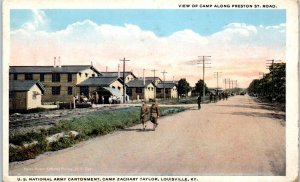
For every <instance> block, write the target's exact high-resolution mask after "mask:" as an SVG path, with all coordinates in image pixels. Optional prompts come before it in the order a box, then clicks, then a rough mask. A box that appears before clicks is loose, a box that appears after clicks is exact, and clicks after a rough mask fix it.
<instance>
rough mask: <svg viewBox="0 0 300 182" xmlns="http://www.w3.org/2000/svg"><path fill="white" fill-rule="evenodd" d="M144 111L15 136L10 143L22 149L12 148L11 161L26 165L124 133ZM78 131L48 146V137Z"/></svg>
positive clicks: (94, 116) (167, 110) (165, 111)
mask: <svg viewBox="0 0 300 182" xmlns="http://www.w3.org/2000/svg"><path fill="white" fill-rule="evenodd" d="M184 110H185V108H183V107H162V108H160V113H161V116H166V115H170V114H173V113H177V112H181V111H184ZM139 116H140V108H139V107H131V108H125V109H119V110H114V111H98V112H94V113H91V114H89V115H88V116H81V117H77V118H73V119H71V120H62V121H59V122H58V123H56V125H55V126H53V127H51V128H49V129H47V130H46V129H41V130H39V131H33V132H29V133H25V134H22V133H19V134H14V135H11V136H10V138H9V142H10V143H11V144H14V145H17V146H18V147H16V148H15V147H10V148H9V161H10V162H13V161H22V160H27V159H32V158H35V157H36V156H37V155H39V154H41V153H44V152H46V151H57V150H60V149H64V148H68V147H71V146H72V145H74V144H76V143H78V142H80V141H83V140H87V139H89V138H92V137H96V136H101V135H105V134H108V133H110V132H113V131H115V130H118V129H124V128H127V127H131V126H134V125H136V124H139V123H140V120H139ZM70 131H76V132H78V133H79V134H78V135H76V136H74V135H72V134H69V135H68V136H66V137H62V138H60V139H59V140H57V141H54V142H51V143H48V142H47V140H46V137H48V136H51V135H54V134H56V133H61V132H64V133H70ZM33 141H37V142H38V143H37V144H32V145H29V146H28V147H24V146H23V145H24V144H25V143H32V142H33Z"/></svg>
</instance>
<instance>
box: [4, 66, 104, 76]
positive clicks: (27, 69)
mask: <svg viewBox="0 0 300 182" xmlns="http://www.w3.org/2000/svg"><path fill="white" fill-rule="evenodd" d="M86 69H92V70H93V71H95V72H96V73H97V74H101V73H100V72H99V71H98V70H97V69H96V68H95V67H93V66H91V65H63V66H61V67H58V66H57V67H54V66H10V67H9V73H80V72H81V71H83V70H86Z"/></svg>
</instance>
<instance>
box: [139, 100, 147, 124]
mask: <svg viewBox="0 0 300 182" xmlns="http://www.w3.org/2000/svg"><path fill="white" fill-rule="evenodd" d="M148 113H149V108H148V106H147V104H146V103H145V101H142V107H141V116H140V118H141V122H142V124H143V130H145V129H146V127H147V125H146V122H147V120H148Z"/></svg>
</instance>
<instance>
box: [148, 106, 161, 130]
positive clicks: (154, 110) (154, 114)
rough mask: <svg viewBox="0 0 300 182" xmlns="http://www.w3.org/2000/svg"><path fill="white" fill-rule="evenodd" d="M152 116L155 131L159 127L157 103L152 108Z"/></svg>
mask: <svg viewBox="0 0 300 182" xmlns="http://www.w3.org/2000/svg"><path fill="white" fill-rule="evenodd" d="M150 114H151V116H150V117H151V118H150V121H151V122H152V123H153V130H155V128H156V127H157V125H158V122H157V118H158V117H159V108H158V105H157V103H156V101H155V103H153V104H152V106H151V108H150Z"/></svg>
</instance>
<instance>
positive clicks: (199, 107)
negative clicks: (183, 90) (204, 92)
mask: <svg viewBox="0 0 300 182" xmlns="http://www.w3.org/2000/svg"><path fill="white" fill-rule="evenodd" d="M197 104H198V109H201V95H200V94H199V96H198V98H197Z"/></svg>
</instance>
